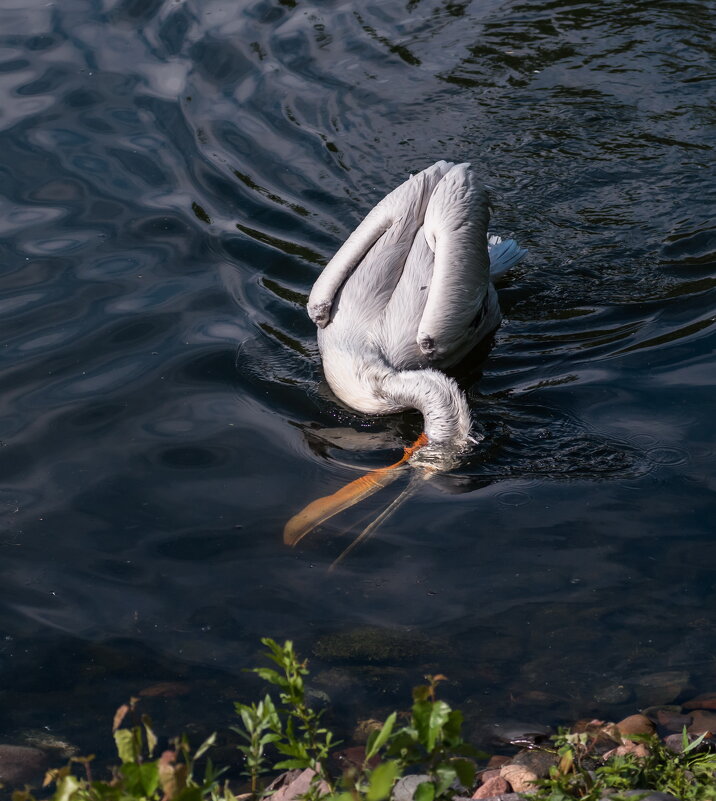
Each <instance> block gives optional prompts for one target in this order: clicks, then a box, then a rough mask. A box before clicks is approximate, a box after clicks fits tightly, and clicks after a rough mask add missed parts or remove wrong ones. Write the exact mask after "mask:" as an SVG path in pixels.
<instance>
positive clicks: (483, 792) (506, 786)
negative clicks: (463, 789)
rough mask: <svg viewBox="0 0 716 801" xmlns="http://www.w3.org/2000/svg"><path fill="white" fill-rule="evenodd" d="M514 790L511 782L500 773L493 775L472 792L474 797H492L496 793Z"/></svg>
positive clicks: (500, 793)
mask: <svg viewBox="0 0 716 801" xmlns="http://www.w3.org/2000/svg"><path fill="white" fill-rule="evenodd" d="M511 791H512V787H510V783H509V782H508V781H507V780H506V779H503V778H502V776H500V775H499V774H498V775H497V776H492V777H491V778H490V779H488V780H487V781H486V782H485V783H484V784H482V785H481V786H480V787H478V788H477V790H475V792H474V793H473V794H472V797H473V798H491V797H492V796H495V795H502V793H509V792H511Z"/></svg>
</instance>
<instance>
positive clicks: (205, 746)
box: [194, 732, 216, 759]
mask: <svg viewBox="0 0 716 801" xmlns="http://www.w3.org/2000/svg"><path fill="white" fill-rule="evenodd" d="M215 742H216V732H214V733H213V734H210V735H209V736H208V737H207V738H206V740H204V742H203V743H202V744H201V745H200V746H199V747H198V748H197V749H196V753H195V754H194V759H201V757H203V756H204V754H205V753H206V752H207V751H208V750H209V749H210V748H211V746H212V745H214V743H215Z"/></svg>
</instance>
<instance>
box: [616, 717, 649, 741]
mask: <svg viewBox="0 0 716 801" xmlns="http://www.w3.org/2000/svg"><path fill="white" fill-rule="evenodd" d="M617 729H619V734H621V735H622V737H625V736H627V735H629V734H653V733H654V724H653V723H652V722H651V721H650V720H649V718H648V717H646V715H629V716H628V717H626V718H624V720H620V721H619V723H617Z"/></svg>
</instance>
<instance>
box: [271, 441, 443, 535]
mask: <svg viewBox="0 0 716 801" xmlns="http://www.w3.org/2000/svg"><path fill="white" fill-rule="evenodd" d="M427 442H428V438H427V437H426V436H425V434H421V435H420V436H419V437H418V439H417V440H416V441H415V442H414V443H413V444H412V445H411V446H410V447H409V448H405V452H404V453H403V456H402V458H401V459H400V460H399V461H397V462H396V463H395V464H391V465H389V466H388V467H381V468H380V469H378V470H371V472H370V473H366V475H364V476H361V477H360V478H357V479H356V480H355V481H351V482H350V484H346V486H345V487H341V489H339V490H338V491H337V492H334V493H333V494H332V495H327V496H325V497H324V498H318V499H317V500H315V501H313V502H312V503H309V504H308V506H306V507H305V509H302V510H301V511H300V512H299V513H298V514H296V515H294V516H293V517H292V518H291V519H290V520H289V521H288V523H286V525H285V526H284V529H283V541H284V543H285V544H286V545H296V544H297V543H298V542H300V541H301V540H302V539H303V538H304V537H305V536H306V534H308V533H309V532H310V531H312V530H313V529H314V528H315V527H316V526H318V525H320V524H321V523H324V522H325V521H326V520H330V518H332V517H334V516H335V515H337V514H338V513H339V512H342V511H343V510H344V509H349V508H350V507H351V506H354V505H355V504H356V503H358V502H359V501H362V500H363V499H364V498H368V497H369V496H370V495H372V494H373V493H374V492H377V491H378V490H379V489H382V488H383V487H386V486H387V485H388V484H390V483H391V482H392V481H394V480H395V479H396V478H397V477H398V476H399V475H400V471H399V470H396V469H395V468H397V467H400V466H401V465H403V464H405V463H406V462H407V461H408V459H410V457H411V456H412V455H413V454H414V453H415V451H417V450H418V448H422V447H423V445H426V444H427Z"/></svg>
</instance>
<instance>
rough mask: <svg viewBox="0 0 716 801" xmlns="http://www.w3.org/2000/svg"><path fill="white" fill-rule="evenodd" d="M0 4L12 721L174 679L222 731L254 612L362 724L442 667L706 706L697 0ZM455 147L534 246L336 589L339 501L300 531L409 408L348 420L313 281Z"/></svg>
mask: <svg viewBox="0 0 716 801" xmlns="http://www.w3.org/2000/svg"><path fill="white" fill-rule="evenodd" d="M707 5H708V4H707ZM0 18H1V22H2V24H0V92H1V93H2V103H1V104H0V106H1V108H2V112H1V114H0V145H1V146H0V176H1V177H2V186H3V196H2V198H0V230H1V232H2V241H1V242H0V249H1V250H2V260H1V263H2V275H3V281H2V286H1V288H0V312H1V313H0V328H1V331H2V337H1V338H0V342H1V343H2V353H3V357H4V358H3V364H2V385H1V386H2V407H1V414H0V440H1V441H2V442H1V444H2V447H1V448H0V479H1V483H0V520H1V521H2V533H0V551H1V557H2V558H1V562H0V573H1V574H2V583H1V584H0V587H1V589H0V634H2V639H1V642H2V649H1V650H0V678H1V679H2V681H1V682H0V684H1V685H2V688H3V689H2V690H0V694H2V699H3V710H4V712H3V715H4V717H3V718H0V733H3V732H4V734H3V736H5V735H7V737H8V738H12V737H15V736H16V734H17V733H18V732H22V731H23V730H25V729H28V728H32V727H37V726H41V725H49V726H52V727H55V729H56V730H58V731H60V732H62V731H64V732H65V734H66V735H67V736H71V737H78V738H81V732H80V729H81V728H82V727H83V726H84V725H87V726H89V725H90V724H92V723H93V722H94V718H95V717H96V718H102V720H106V719H107V718H108V717H109V715H110V714H111V712H112V710H113V708H114V706H115V705H117V704H119V703H121V702H122V701H124V700H125V699H126V695H127V694H128V693H129V692H137V691H139V689H141V688H142V686H146V685H149V684H151V683H152V682H161V681H167V682H184V683H187V684H188V685H189V686H190V688H192V689H191V692H190V693H189V694H188V695H187V698H189V699H190V700H189V701H188V702H187V704H188V707H186V708H185V707H181V706H180V705H177V706H176V707H175V708H173V709H174V711H173V712H169V713H168V714H169V715H170V718H171V715H172V714H175V715H176V717H177V718H181V716H182V715H185V714H189V713H188V712H186V709H188V708H190V707H192V704H194V706H193V709H195V710H196V709H202V710H203V709H204V708H205V703H206V699H207V698H212V699H216V704H217V707H216V710H214V708H213V707H212V710H213V711H212V712H211V715H214V714H216V716H217V719H218V718H219V717H220V714H221V713H220V712H219V711H218V709H219V706H218V705H220V704H223V703H225V702H226V699H227V698H231V697H234V694H238V695H239V696H240V695H241V694H242V693H244V691H248V690H252V687H249V685H247V684H246V681H247V680H246V679H245V678H244V677H243V674H242V673H241V672H240V671H241V669H242V668H244V667H246V666H249V665H251V664H254V663H255V662H256V660H257V655H256V651H257V648H256V644H257V641H258V638H259V637H260V636H261V635H266V634H268V635H272V636H274V637H284V636H291V637H293V638H294V639H295V640H297V641H298V644H299V646H300V648H301V649H302V650H303V652H304V653H307V654H310V655H311V657H312V664H313V666H314V668H315V670H316V673H317V676H316V679H315V683H316V687H318V688H319V689H322V690H324V691H325V692H327V693H328V694H329V695H330V696H331V698H332V700H333V701H334V702H335V706H336V708H337V709H338V710H342V711H343V713H345V714H346V715H347V716H348V718H350V714H351V711H352V710H355V709H363V710H365V709H368V710H371V711H375V712H376V713H379V712H380V711H381V710H382V709H383V708H384V707H386V706H391V705H393V704H396V703H398V704H400V703H403V700H404V698H405V697H406V695H405V691H406V690H407V688H408V687H409V686H410V685H411V684H412V683H413V682H414V681H416V680H418V679H419V678H420V677H421V676H422V674H423V673H424V672H426V671H427V670H440V671H442V672H446V673H448V674H449V675H450V678H451V679H452V680H453V685H452V687H451V688H450V689H449V690H448V692H450V693H452V694H453V695H454V696H455V698H456V700H459V701H460V703H461V705H462V706H464V707H466V708H467V710H468V712H469V714H470V715H471V720H472V721H474V722H475V725H477V724H478V723H484V722H485V721H490V720H494V719H497V718H504V717H518V718H519V717H525V716H533V717H536V718H539V719H540V720H541V721H543V722H545V723H554V722H557V721H559V720H562V719H566V718H570V717H573V716H581V715H583V714H587V713H589V712H592V711H593V712H594V713H597V712H598V713H599V714H610V713H612V712H613V713H614V714H617V713H618V712H619V711H633V709H634V708H635V706H639V705H646V704H649V703H657V702H662V701H670V700H674V698H676V697H679V696H680V695H683V694H684V693H686V692H688V691H689V690H690V689H691V688H698V689H703V690H710V689H713V688H714V682H716V665H715V664H714V661H713V655H712V654H713V648H714V642H713V635H712V633H711V631H710V628H709V625H708V621H709V620H710V619H711V618H712V616H713V614H712V613H713V610H714V602H715V601H716V596H715V595H714V584H713V579H712V566H713V563H714V557H716V554H714V553H713V545H712V543H711V539H712V532H713V524H712V522H711V521H712V519H713V503H712V500H711V498H712V497H713V490H714V481H713V478H712V476H713V473H714V471H713V464H714V448H713V441H714V422H713V415H712V414H711V412H710V410H711V406H712V396H713V383H714V378H713V375H714V373H713V352H714V313H713V308H714V292H715V283H716V281H715V279H714V266H715V264H716V230H715V229H714V227H713V215H712V209H713V205H714V203H713V201H714V187H715V186H716V181H714V160H713V148H714V145H713V142H714V137H713V125H714V122H715V121H716V120H715V118H714V108H715V106H714V105H713V95H714V73H713V60H714V57H715V56H716V52H715V51H714V44H713V42H714V41H715V39H714V36H713V33H714V30H713V24H712V22H710V20H709V17H708V15H707V14H704V4H703V3H700V2H699V3H696V2H685V3H684V2H680V3H678V4H677V3H673V2H670V1H669V0H659V2H653V1H650V2H648V3H647V2H637V3H632V4H630V5H629V6H628V8H627V7H625V6H624V4H621V3H617V2H615V0H600V2H596V3H591V4H584V3H574V2H568V1H567V0H564V1H563V2H542V0H534V2H532V0H530V2H516V1H515V0H513V1H512V2H496V0H495V1H494V2H493V1H492V0H491V1H490V2H480V3H478V2H472V3H470V2H465V3H462V2H460V3H458V2H446V1H445V0H409V1H408V2H405V0H395V1H394V0H391V1H390V2H387V3H381V4H377V3H368V4H366V5H364V6H362V7H361V8H360V9H356V8H354V7H353V6H352V5H351V4H340V3H333V2H331V3H328V4H327V5H326V4H319V3H314V2H310V1H309V0H305V1H304V0H296V2H271V1H270V0H258V1H257V2H250V3H245V4H243V5H242V7H241V8H238V7H237V6H235V5H232V4H228V5H226V4H222V3H219V2H215V0H208V2H203V3H197V2H194V0H186V2H182V3H175V2H163V1H162V0H156V2H151V3H137V2H134V1H133V0H126V2H125V0H120V2H118V3H117V2H107V3H103V4H91V5H90V6H88V5H87V4H86V3H78V2H74V0H68V2H65V3H63V4H62V5H61V6H58V5H54V6H52V5H47V4H45V3H39V2H31V3H29V4H28V3H27V2H23V3H19V2H10V3H5V4H4V7H3V10H2V12H0ZM443 157H446V158H452V159H457V160H468V161H472V162H473V164H474V165H475V166H476V168H477V169H478V170H479V172H480V173H481V175H482V176H483V177H484V180H485V182H486V183H487V184H488V185H489V186H490V187H491V190H492V194H493V196H494V199H495V214H494V217H493V228H494V230H495V231H496V232H498V233H500V234H503V235H505V234H509V235H514V236H515V237H516V238H517V239H518V240H519V241H520V244H522V245H524V246H526V247H527V248H529V250H530V255H529V257H528V259H527V260H526V261H525V262H523V263H521V264H520V265H519V266H518V267H517V268H516V269H514V270H513V271H512V274H510V275H508V276H506V277H505V278H504V280H502V282H501V283H500V285H499V287H498V290H499V293H500V303H501V305H502V309H503V312H504V320H503V323H502V325H501V327H500V328H499V329H498V331H497V332H496V333H495V336H494V340H493V341H492V342H491V343H489V347H487V346H486V347H485V348H483V349H482V350H481V351H480V352H479V353H477V354H475V356H474V358H473V361H472V362H471V363H470V364H468V365H465V366H464V367H463V369H462V370H461V372H460V375H459V377H460V380H461V381H463V383H464V385H465V386H466V388H467V390H468V392H469V395H470V401H471V408H472V409H473V414H474V418H475V424H476V429H477V430H478V431H479V432H480V434H481V435H482V439H481V441H480V442H479V444H478V445H477V446H476V447H475V448H474V451H473V452H472V453H471V454H470V455H469V458H468V459H467V460H466V462H465V463H464V464H463V465H462V466H461V468H460V469H458V470H456V471H455V472H454V473H452V474H449V475H445V476H442V477H440V479H439V480H437V481H435V482H433V483H431V484H429V485H426V486H425V488H424V489H423V490H421V492H420V493H419V494H418V495H416V496H415V497H414V498H412V499H411V502H410V503H409V504H408V505H406V506H405V507H404V508H403V509H402V510H401V513H400V514H399V515H396V516H395V517H393V518H392V519H391V520H390V521H389V522H388V523H386V525H385V526H384V527H383V528H382V529H381V531H380V533H379V535H378V536H376V537H374V538H373V539H372V540H371V541H370V542H369V543H367V544H366V545H365V547H363V548H361V549H360V550H357V551H356V552H355V553H354V554H352V555H351V558H350V559H349V560H347V561H346V562H345V563H343V564H342V565H341V568H340V570H338V571H336V572H335V573H333V574H330V575H327V574H326V573H325V571H324V568H325V567H327V566H328V565H329V564H330V563H331V561H332V560H333V559H334V558H335V556H336V555H337V553H339V552H340V551H341V550H342V548H343V547H345V544H346V541H347V538H346V536H344V535H341V534H340V533H338V532H339V530H340V528H342V527H344V526H345V524H346V522H350V520H349V521H341V524H340V525H338V524H336V525H335V526H326V527H325V528H324V529H323V530H321V531H319V532H317V533H316V534H315V536H313V537H312V538H310V539H308V540H307V541H306V542H305V543H302V544H301V547H300V548H299V549H297V550H295V551H294V550H287V549H285V548H284V547H283V546H282V544H281V530H282V527H283V524H284V523H285V521H286V520H287V519H288V518H289V517H290V516H291V515H292V514H293V513H294V512H295V511H296V510H297V509H299V508H301V506H302V505H304V504H305V503H306V502H307V501H308V500H310V499H312V498H315V497H318V496H320V495H325V494H327V493H329V492H332V491H333V490H335V489H336V488H337V487H338V486H340V485H342V484H344V483H346V481H348V480H351V479H352V478H355V477H356V475H357V474H358V472H359V471H361V470H365V469H370V468H373V467H377V466H382V465H384V464H389V463H390V462H392V461H394V460H395V455H396V453H399V452H400V448H401V447H402V446H403V445H404V444H405V443H407V442H410V441H412V439H414V437H415V435H416V434H417V433H418V432H419V429H420V419H419V417H418V416H417V415H414V414H406V415H402V416H395V417H386V418H370V419H368V418H365V417H362V416H361V415H358V414H356V413H355V412H352V411H351V410H349V409H346V408H343V407H341V406H340V405H339V404H337V403H336V402H335V400H334V399H333V397H332V396H331V394H330V392H329V391H328V390H327V388H326V386H325V383H324V382H323V379H322V374H321V368H320V361H319V358H318V353H317V348H316V343H315V331H314V329H313V326H312V324H311V323H310V321H309V320H308V318H307V316H306V314H305V308H304V306H305V302H306V297H307V295H308V292H309V291H310V287H311V285H312V283H313V281H314V279H315V277H316V275H317V274H318V272H319V271H320V269H321V268H322V266H323V265H324V264H325V263H326V262H327V261H328V259H329V258H330V257H331V255H332V253H333V252H334V251H335V250H336V248H337V247H338V246H339V244H340V243H341V241H342V240H343V238H344V237H345V236H346V234H347V233H348V232H349V231H350V230H351V228H352V227H353V226H354V225H355V224H356V223H357V222H358V220H359V219H360V218H361V216H362V215H363V214H365V212H366V211H367V210H368V209H369V208H370V207H371V206H372V205H373V204H374V203H375V202H376V201H377V200H378V199H379V198H380V197H381V196H382V195H383V194H384V193H385V192H386V191H387V190H388V189H390V188H392V187H393V186H394V185H395V184H397V183H398V182H399V181H400V180H401V179H402V178H404V177H405V176H406V175H407V174H408V173H410V172H412V171H414V170H416V169H421V168H423V167H425V166H426V165H428V164H429V163H431V162H433V161H435V160H436V159H438V158H443ZM397 489H399V487H397V488H396V487H395V486H394V487H393V488H391V490H390V491H388V490H386V491H385V492H387V493H390V492H395V491H397ZM388 499H389V495H385V494H384V493H383V494H379V495H377V496H375V498H373V499H370V501H368V502H367V504H366V505H365V507H364V508H363V509H361V510H360V511H359V513H360V514H365V513H368V512H375V511H377V510H378V509H380V508H382V507H383V506H384V505H385V504H386V503H387V501H388ZM100 652H101V653H100ZM98 654H100V655H99V656H98ZM70 694H71V695H72V696H73V697H81V698H82V699H83V704H84V703H85V702H86V706H85V708H86V709H87V716H86V719H84V718H83V719H82V723H81V724H78V725H77V726H75V724H74V722H73V721H70V720H69V719H68V717H67V716H66V714H65V711H64V709H65V701H66V699H67V697H68V696H69V695H70ZM243 697H246V696H243ZM92 698H93V699H95V700H94V702H91V701H90V699H92ZM167 703H168V704H169V702H167ZM169 706H171V704H169ZM28 710H31V711H28ZM172 720H173V718H172ZM17 736H19V734H17Z"/></svg>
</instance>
